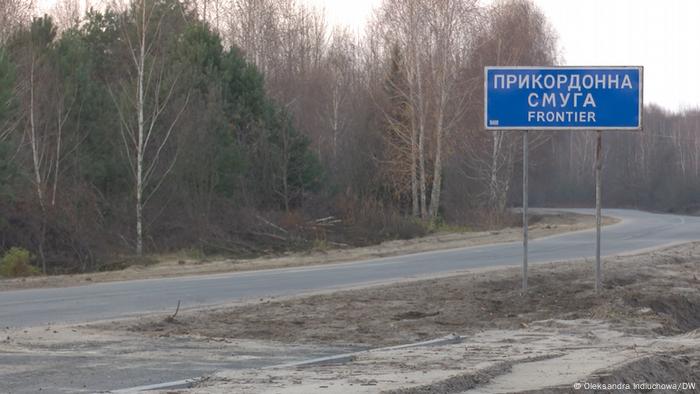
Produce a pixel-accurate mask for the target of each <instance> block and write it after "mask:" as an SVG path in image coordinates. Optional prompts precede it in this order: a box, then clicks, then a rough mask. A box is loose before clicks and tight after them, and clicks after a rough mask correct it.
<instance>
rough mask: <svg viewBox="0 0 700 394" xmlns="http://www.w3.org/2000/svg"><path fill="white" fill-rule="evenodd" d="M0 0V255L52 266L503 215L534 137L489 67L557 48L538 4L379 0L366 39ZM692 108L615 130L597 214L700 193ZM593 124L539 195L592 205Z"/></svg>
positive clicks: (213, 13) (550, 56)
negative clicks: (509, 123)
mask: <svg viewBox="0 0 700 394" xmlns="http://www.w3.org/2000/svg"><path fill="white" fill-rule="evenodd" d="M80 5H81V2H78V1H76V0H63V1H60V2H59V3H58V4H57V5H56V7H55V9H54V10H53V11H52V13H51V15H44V16H41V17H31V15H32V14H33V12H34V11H33V8H32V3H31V2H26V1H24V0H9V1H6V2H3V3H2V5H0V21H2V28H0V251H4V250H9V249H10V248H11V247H21V248H24V249H26V250H29V251H30V252H31V253H32V255H34V256H35V259H34V264H36V265H37V266H39V267H40V268H41V269H43V270H44V271H47V272H77V271H89V270H96V269H104V268H105V267H107V266H109V264H112V263H114V261H118V260H119V259H121V258H123V256H128V255H141V254H142V253H163V252H176V251H182V250H187V251H189V252H188V253H192V254H197V255H200V254H201V253H204V254H208V253H224V254H233V255H255V254H260V253H267V252H272V251H279V250H286V249H289V248H309V247H326V246H327V245H334V244H352V245H359V244H368V243H373V242H378V241H381V240H384V239H392V238H405V237H411V236H416V235H420V234H424V233H425V232H426V231H430V230H431V229H434V228H439V226H440V225H442V224H444V223H447V224H450V225H457V226H462V227H468V228H484V227H490V226H499V225H503V224H504V223H507V222H508V221H509V220H510V219H509V215H508V214H507V208H508V207H509V206H512V205H518V204H519V201H520V194H519V192H520V190H521V189H520V170H521V167H520V166H521V161H520V158H521V153H522V152H521V150H520V149H521V140H520V138H519V135H518V134H516V133H505V132H486V131H484V130H483V127H482V124H483V119H482V116H483V115H482V108H483V102H482V96H483V91H482V89H483V80H482V78H483V67H484V66H486V65H551V64H556V63H557V62H558V56H557V52H556V34H555V33H554V32H553V31H552V30H551V29H550V28H549V27H548V24H547V21H546V20H545V18H544V16H543V14H542V13H541V12H540V11H539V10H538V9H537V8H536V7H535V6H534V5H533V4H532V3H531V2H530V1H527V0H511V1H505V2H497V4H496V5H494V6H492V7H488V8H484V7H482V6H480V5H479V3H478V2H477V1H476V0H440V1H438V0H393V1H390V0H386V1H384V2H382V4H381V5H380V6H379V7H378V8H377V9H376V10H375V13H374V16H373V17H372V19H371V20H370V21H369V22H368V24H367V26H366V29H365V30H364V32H363V33H362V34H360V35H359V36H358V35H355V34H352V33H351V32H350V30H349V29H344V28H341V27H333V28H331V27H329V26H328V24H327V23H326V20H325V18H324V16H323V13H322V12H320V11H318V10H315V9H313V8H308V7H305V6H303V5H302V4H300V3H296V2H295V1H294V0H256V1H250V0H233V1H226V2H224V1H219V0H204V1H194V2H189V1H181V0H134V1H131V2H129V3H128V4H123V5H120V6H115V5H110V6H106V7H101V8H99V9H90V10H88V11H87V12H85V13H81V12H80V11H79V10H80ZM697 128H698V114H697V113H695V112H688V113H683V114H671V113H665V112H663V111H662V110H660V109H658V108H648V109H647V111H646V116H645V131H644V132H643V133H638V134H633V133H623V134H614V135H613V133H608V134H607V136H606V137H605V140H606V141H605V147H606V150H605V155H606V156H605V175H604V176H605V190H604V192H605V193H604V196H605V204H606V206H614V205H620V206H641V207H645V208H652V209H689V208H692V207H693V206H694V204H695V201H696V198H695V196H697V192H696V187H695V186H694V185H695V184H696V183H697V177H698V169H699V166H700V164H699V163H698V153H697V152H699V151H700V150H698V147H697V145H696V144H697V143H698V142H697V141H696V138H695V134H696V130H697ZM589 134H590V133H541V134H539V135H537V136H535V138H534V142H533V145H534V148H533V152H532V156H531V157H532V163H531V165H532V182H533V187H532V201H533V205H534V204H542V205H544V204H547V205H559V204H577V205H585V204H587V203H590V201H592V200H591V198H590V196H592V193H593V191H592V190H593V189H592V186H591V185H592V182H591V179H592V178H591V174H592V163H593V161H592V160H593V153H594V152H593V150H592V149H593V140H592V139H591V138H590V135H589Z"/></svg>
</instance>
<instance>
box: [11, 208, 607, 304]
mask: <svg viewBox="0 0 700 394" xmlns="http://www.w3.org/2000/svg"><path fill="white" fill-rule="evenodd" d="M530 220H531V226H530V231H529V236H530V237H531V238H532V239H534V238H541V237H546V236H550V235H556V234H559V233H563V232H569V231H579V230H584V229H589V228H592V227H594V225H595V220H594V217H593V216H589V215H578V214H574V213H559V214H547V215H533V216H532V217H531V219H530ZM616 222H617V219H614V218H610V217H605V218H604V220H603V224H604V225H608V224H613V223H616ZM521 231H522V230H521V229H520V228H506V229H503V230H498V231H483V232H465V233H446V232H440V233H436V234H432V235H430V236H427V237H422V238H416V239H410V240H395V241H387V242H384V243H381V244H379V245H375V246H369V247H362V248H335V249H325V250H314V251H309V252H306V253H289V254H286V255H282V256H267V257H261V258H256V259H249V260H232V259H225V258H221V259H213V260H212V261H208V260H201V259H192V258H188V257H186V256H176V255H173V256H160V257H158V260H159V261H160V262H158V263H156V264H150V265H134V266H131V267H129V268H126V269H124V270H119V271H109V272H96V273H90V274H78V275H56V276H41V277H30V278H21V279H2V280H0V291H3V290H17V289H28V288H41V287H64V286H79V285H86V284H91V283H98V282H113V281H123V280H133V279H149V278H164V277H174V276H186V275H200V274H213V273H224V272H236V271H250V270H261V269H274V268H286V267H299V266H306V265H317V264H328V263H337V262H344V261H354V260H364V259H372V258H377V257H387V256H395V255H399V254H406V253H417V252H425V251H430V250H439V249H452V248H460V247H467V246H477V245H484V244H491V243H502V242H513V241H518V240H520V239H522V233H521Z"/></svg>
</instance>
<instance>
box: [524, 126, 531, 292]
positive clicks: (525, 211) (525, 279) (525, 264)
mask: <svg viewBox="0 0 700 394" xmlns="http://www.w3.org/2000/svg"><path fill="white" fill-rule="evenodd" d="M529 150H530V148H529V141H528V131H527V130H525V131H524V132H523V294H524V293H525V292H527V228H528V216H527V206H528V176H527V175H528V171H527V170H528V153H529Z"/></svg>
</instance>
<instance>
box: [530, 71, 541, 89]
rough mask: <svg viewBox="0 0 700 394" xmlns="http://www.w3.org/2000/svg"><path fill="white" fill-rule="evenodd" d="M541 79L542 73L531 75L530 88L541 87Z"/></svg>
mask: <svg viewBox="0 0 700 394" xmlns="http://www.w3.org/2000/svg"><path fill="white" fill-rule="evenodd" d="M541 79H542V75H539V74H538V75H533V76H532V79H530V81H531V82H532V88H533V89H542V82H541V81H540V80H541Z"/></svg>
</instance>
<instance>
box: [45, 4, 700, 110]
mask: <svg viewBox="0 0 700 394" xmlns="http://www.w3.org/2000/svg"><path fill="white" fill-rule="evenodd" d="M54 1H55V0H40V1H39V2H40V5H41V6H42V7H41V8H44V9H47V8H49V5H50V4H52V3H53V2H54ZM299 1H302V2H306V3H309V4H312V5H315V6H319V7H323V8H324V9H325V11H326V14H327V16H328V19H329V21H330V22H332V23H340V24H345V25H348V26H351V27H352V28H353V29H354V30H356V31H359V30H361V29H362V26H364V24H365V22H366V21H367V19H368V17H369V15H370V14H371V12H372V9H373V7H375V6H376V5H377V4H379V3H380V1H381V0H299ZM481 1H482V3H483V4H490V3H492V2H493V0H481ZM534 1H535V3H536V4H537V5H538V6H539V7H540V8H541V9H542V11H543V12H544V13H545V15H546V16H547V18H548V20H549V22H550V23H551V25H552V26H553V27H554V29H555V30H556V31H557V33H558V35H559V47H560V51H561V54H562V60H563V63H564V64H565V65H572V66H581V65H610V66H613V65H633V66H644V100H645V103H647V104H649V103H656V104H659V105H661V106H662V107H665V108H667V109H670V110H679V109H683V108H689V107H700V0H534Z"/></svg>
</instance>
